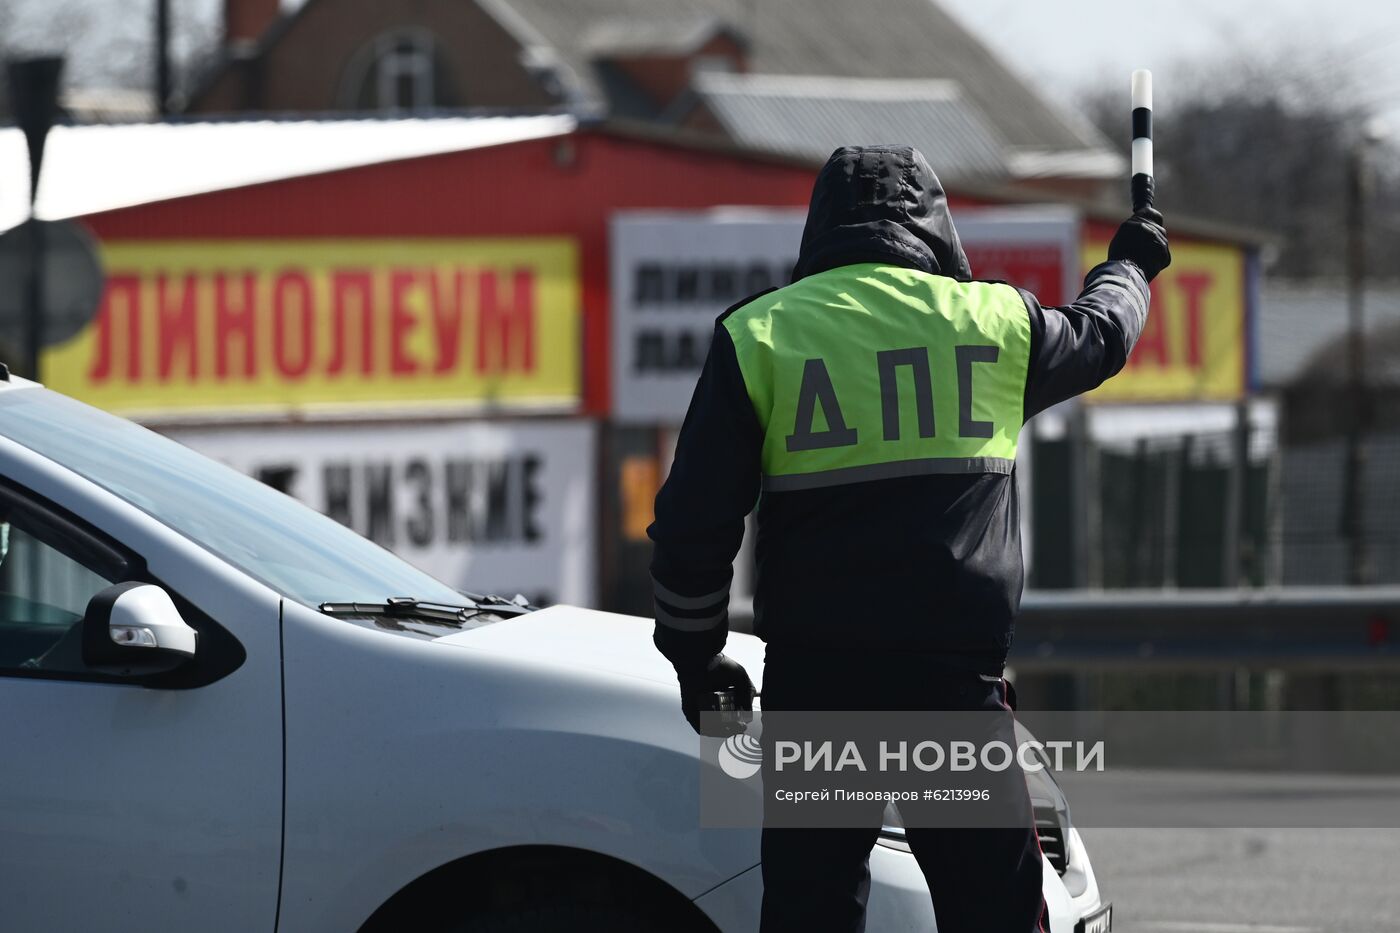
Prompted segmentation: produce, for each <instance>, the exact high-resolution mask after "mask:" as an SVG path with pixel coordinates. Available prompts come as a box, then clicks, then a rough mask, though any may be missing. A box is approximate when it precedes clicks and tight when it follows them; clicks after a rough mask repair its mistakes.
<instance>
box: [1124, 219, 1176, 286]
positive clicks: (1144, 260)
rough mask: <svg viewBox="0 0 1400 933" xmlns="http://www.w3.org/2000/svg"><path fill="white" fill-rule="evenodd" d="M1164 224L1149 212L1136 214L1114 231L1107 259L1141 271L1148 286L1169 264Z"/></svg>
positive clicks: (1168, 250)
mask: <svg viewBox="0 0 1400 933" xmlns="http://www.w3.org/2000/svg"><path fill="white" fill-rule="evenodd" d="M1165 224H1166V222H1165V221H1164V220H1163V219H1162V215H1161V213H1160V212H1158V211H1156V210H1154V209H1153V208H1150V207H1148V208H1144V209H1143V210H1140V211H1138V212H1137V213H1135V214H1133V216H1131V217H1129V218H1128V219H1127V220H1125V221H1123V223H1122V225H1120V226H1119V227H1118V232H1117V233H1115V234H1114V235H1113V241H1112V242H1111V243H1109V244H1108V258H1109V259H1110V260H1115V259H1126V260H1127V261H1128V262H1131V263H1132V264H1133V265H1135V266H1137V267H1138V268H1139V269H1141V270H1142V274H1143V275H1145V276H1147V281H1149V282H1151V281H1152V280H1153V279H1155V278H1156V277H1157V273H1159V272H1161V271H1162V270H1163V269H1165V268H1166V267H1167V266H1169V265H1171V264H1172V251H1171V249H1170V248H1168V246H1167V228H1166V225H1165Z"/></svg>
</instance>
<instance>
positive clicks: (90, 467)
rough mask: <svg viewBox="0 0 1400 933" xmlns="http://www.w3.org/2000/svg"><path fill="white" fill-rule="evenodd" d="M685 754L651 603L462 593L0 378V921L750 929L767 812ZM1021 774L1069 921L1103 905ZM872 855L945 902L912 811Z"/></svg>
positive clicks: (157, 926)
mask: <svg viewBox="0 0 1400 933" xmlns="http://www.w3.org/2000/svg"><path fill="white" fill-rule="evenodd" d="M0 376H7V374H5V373H3V372H0ZM399 597H408V598H410V599H398V598H399ZM728 651H729V653H730V654H732V655H733V656H735V657H736V658H738V659H740V660H741V661H742V662H743V663H744V664H745V665H747V666H748V668H749V670H750V671H751V672H754V673H755V675H758V674H761V668H762V645H761V643H760V642H758V641H757V640H756V639H754V638H752V637H749V636H744V635H734V636H732V637H731V641H730V646H729V648H728ZM758 679H759V678H758V677H757V676H755V680H758ZM699 756H700V743H699V742H697V740H696V737H695V735H694V734H693V733H692V732H691V730H690V728H689V727H688V726H687V725H686V723H685V721H684V719H683V718H682V717H681V713H680V708H679V700H678V694H677V687H676V681H675V677H674V675H673V673H672V671H671V669H670V666H669V665H668V664H667V663H666V662H665V661H664V660H663V659H662V658H661V657H660V656H659V655H658V654H657V653H656V652H655V650H654V649H653V648H652V645H651V625H650V624H649V622H648V621H646V620H642V619H636V618H629V617H625V616H619V615H611V614H608V613H603V612H595V611H591V610H587V609H579V608H575V607H572V606H555V607H552V608H549V609H542V610H538V611H528V610H526V609H525V608H524V607H522V606H520V605H517V604H515V603H512V602H506V601H498V600H493V599H482V600H479V601H478V602H477V603H474V602H473V601H472V600H471V599H470V598H468V597H465V596H463V595H462V594H459V593H457V592H456V591H454V590H452V589H450V588H449V587H447V586H445V585H443V584H442V583H439V582H438V581H436V580H434V579H432V578H430V577H428V576H426V575H424V574H423V573H421V572H419V571H417V570H415V569H414V568H412V567H410V566H409V565H407V564H405V563H404V562H403V561H401V560H400V559H398V558H397V557H395V556H393V555H392V554H389V553H388V552H386V551H384V550H381V549H380V548H378V547H376V546H375V545H373V544H370V543H369V542H368V541H365V540H364V539H362V538H360V537H358V536H357V535H355V534H354V533H353V532H351V531H349V530H347V529H345V528H344V527H342V526H340V525H339V524H337V523H335V522H334V521H332V520H330V519H328V518H325V517H323V516H322V515H320V514H317V513H316V512H314V511H312V510H310V509H308V508H306V507H304V506H302V505H300V504H298V503H297V502H295V501H294V500H292V499H290V498H288V497H286V496H284V495H282V494H281V493H278V492H275V491H273V490H271V489H270V488H268V487H265V486H263V485H262V484H260V483H258V482H256V481H254V480H252V479H250V478H248V477H245V476H243V475H242V474H239V473H237V472H235V471H233V470H231V469H228V468H226V467H224V466H222V465H220V464H217V463H215V462H213V461H211V460H208V459H206V458H204V457H202V456H200V455H198V454H196V453H194V452H192V451H190V450H189V449H187V448H185V447H182V446H181V445H179V444H177V443H174V442H173V441H170V440H168V439H165V438H163V437H160V436H159V435H157V434H154V433H152V432H150V431H147V430H145V429H143V428H141V427H138V426H137V425H135V424H132V423H131V422H128V421H125V420H122V419H120V418H115V417H112V416H110V415H107V414H104V413H102V412H100V411H98V410H96V409H93V408H90V407H88V406H85V405H82V404H79V403H77V402H75V401H73V400H71V399H68V398H65V397H63V396H61V395H58V394H56V393H53V392H50V391H48V390H45V389H43V388H41V387H38V386H36V385H34V384H33V383H29V382H26V381H24V380H20V379H18V378H13V377H9V378H3V379H0V905H3V906H2V907H0V911H3V917H4V920H3V926H4V929H5V930H7V931H11V933H17V931H43V933H54V931H84V933H85V931H97V930H102V931H122V930H131V931H140V933H150V931H201V933H215V931H224V930H227V931H236V933H252V931H268V933H272V931H275V930H282V931H290V933H318V931H326V933H332V931H334V933H349V931H354V930H392V931H400V930H422V931H447V930H453V931H458V930H460V931H506V930H511V931H523V930H551V931H553V930H561V931H594V930H596V931H603V930H608V931H614V930H616V931H624V930H665V931H702V930H704V931H712V930H723V931H741V930H755V929H756V928H757V925H758V919H757V918H758V906H759V897H760V893H761V883H760V877H759V869H758V861H759V845H758V836H759V834H758V831H757V830H753V829H747V830H737V829H736V830H702V829H700V828H699V826H698V823H699V820H698V812H697V811H698V793H697V787H698V781H699V775H700V766H699ZM1034 796H1036V797H1037V798H1038V809H1037V812H1038V813H1039V814H1040V815H1041V816H1042V817H1043V835H1044V846H1045V849H1046V854H1047V859H1046V867H1045V896H1046V898H1047V899H1048V901H1049V903H1050V907H1051V912H1052V918H1053V930H1054V933H1072V931H1075V930H1076V929H1083V927H1082V926H1077V925H1078V924H1080V923H1081V921H1084V920H1085V919H1086V918H1089V923H1090V925H1089V927H1088V929H1090V930H1093V931H1097V930H1101V929H1106V922H1107V917H1104V916H1097V917H1095V915H1096V914H1102V911H1103V906H1102V905H1101V902H1100V897H1099V891H1098V886H1097V885H1096V883H1095V881H1094V874H1093V870H1092V869H1091V868H1090V865H1089V860H1088V857H1087V856H1086V854H1085V852H1084V847H1083V844H1082V842H1081V841H1080V839H1079V836H1078V834H1077V833H1076V832H1075V831H1074V829H1073V828H1072V827H1071V826H1070V825H1069V819H1068V811H1067V809H1066V807H1065V806H1064V803H1063V797H1062V796H1060V794H1059V792H1058V790H1057V789H1056V788H1055V787H1054V786H1053V784H1051V783H1049V782H1048V781H1046V782H1042V783H1041V784H1038V785H1037V787H1036V788H1035V793H1034ZM871 871H872V873H873V876H874V884H873V887H872V894H871V901H870V921H869V929H871V930H872V931H884V930H919V931H928V930H932V929H934V922H933V917H932V911H931V908H930V905H929V898H928V893H927V889H926V887H925V884H924V880H923V878H922V876H921V875H920V873H919V870H918V867H917V865H916V864H915V862H914V859H913V857H912V856H910V855H909V854H908V852H907V850H906V849H905V848H904V847H903V846H902V844H901V843H900V841H899V832H898V830H897V829H893V828H891V829H890V830H889V831H888V832H887V833H886V834H885V836H884V838H882V841H881V844H880V845H879V846H877V847H876V849H875V852H874V854H873V856H872V858H871Z"/></svg>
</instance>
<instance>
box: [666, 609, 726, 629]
mask: <svg viewBox="0 0 1400 933" xmlns="http://www.w3.org/2000/svg"><path fill="white" fill-rule="evenodd" d="M727 612H728V607H725V608H724V609H721V610H720V611H719V612H716V613H714V614H712V615H707V616H703V617H700V618H691V617H689V616H678V615H675V614H673V613H671V612H668V611H666V607H665V606H663V605H661V604H660V603H657V604H656V622H657V624H658V625H664V626H666V627H667V628H673V629H675V630H677V631H679V632H704V631H707V630H709V629H712V628H714V627H715V626H716V625H719V624H720V623H721V622H723V621H724V617H725V615H726V613H727Z"/></svg>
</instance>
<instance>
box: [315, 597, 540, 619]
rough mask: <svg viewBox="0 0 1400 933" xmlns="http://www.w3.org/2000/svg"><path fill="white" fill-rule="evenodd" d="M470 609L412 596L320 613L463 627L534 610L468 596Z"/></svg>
mask: <svg viewBox="0 0 1400 933" xmlns="http://www.w3.org/2000/svg"><path fill="white" fill-rule="evenodd" d="M466 598H467V599H468V601H469V605H465V606H454V605H450V604H448V603H435V602H430V601H427V600H421V599H415V598H414V597H412V596H390V597H389V598H388V599H386V600H384V601H383V602H382V603H330V602H327V603H321V605H320V607H319V608H320V610H321V611H322V612H324V613H325V614H326V615H328V616H386V617H388V618H391V619H420V620H424V621H429V622H453V623H462V622H466V621H467V620H469V619H471V618H472V617H473V616H477V615H480V614H481V613H483V612H485V613H490V614H492V615H503V616H515V615H524V614H525V613H527V612H533V611H534V607H532V606H529V605H522V604H521V603H519V602H516V601H514V600H507V599H501V598H500V597H499V596H482V597H479V598H478V597H475V596H467V597H466Z"/></svg>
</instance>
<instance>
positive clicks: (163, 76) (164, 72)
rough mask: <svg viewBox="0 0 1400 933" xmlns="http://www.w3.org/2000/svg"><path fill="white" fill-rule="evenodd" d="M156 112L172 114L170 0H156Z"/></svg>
mask: <svg viewBox="0 0 1400 933" xmlns="http://www.w3.org/2000/svg"><path fill="white" fill-rule="evenodd" d="M155 57H156V62H155V65H156V74H155V78H156V83H155V91H156V113H158V114H160V116H162V117H166V116H169V114H170V0H156V42H155Z"/></svg>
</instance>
